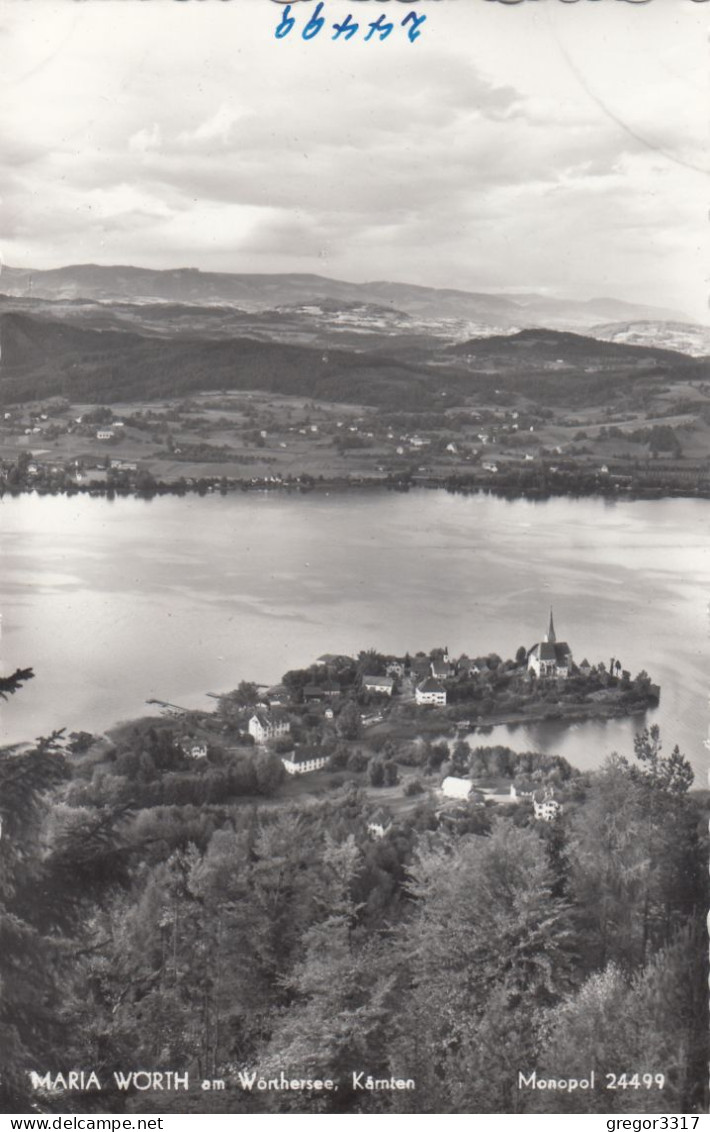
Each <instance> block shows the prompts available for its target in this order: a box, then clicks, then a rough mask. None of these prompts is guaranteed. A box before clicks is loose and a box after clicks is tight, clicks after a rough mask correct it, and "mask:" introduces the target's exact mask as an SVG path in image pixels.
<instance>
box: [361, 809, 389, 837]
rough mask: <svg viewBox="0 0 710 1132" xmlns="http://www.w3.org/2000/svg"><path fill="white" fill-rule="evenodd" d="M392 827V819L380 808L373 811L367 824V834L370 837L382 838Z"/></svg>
mask: <svg viewBox="0 0 710 1132" xmlns="http://www.w3.org/2000/svg"><path fill="white" fill-rule="evenodd" d="M391 825H392V818H391V817H390V815H389V814H388V813H387V811H386V810H384V809H383V808H382V807H381V806H380V808H379V809H378V810H375V812H374V814H373V815H372V817H371V818H370V819H369V821H368V823H367V832H368V833H369V834H370V836H371V837H375V838H379V837H384V835H385V834H386V833H387V831H388V829H389V828H390V826H391Z"/></svg>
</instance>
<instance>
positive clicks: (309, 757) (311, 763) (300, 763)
mask: <svg viewBox="0 0 710 1132" xmlns="http://www.w3.org/2000/svg"><path fill="white" fill-rule="evenodd" d="M328 758H329V756H328V755H324V754H321V753H320V752H316V751H314V750H313V748H310V749H309V748H307V747H304V748H303V749H302V750H298V749H296V750H295V751H290V752H289V753H288V754H287V755H282V756H281V762H282V763H283V764H284V767H285V769H286V771H287V773H288V774H308V773H309V772H310V771H313V770H322V769H323V767H324V766H325V765H326V763H327V762H328Z"/></svg>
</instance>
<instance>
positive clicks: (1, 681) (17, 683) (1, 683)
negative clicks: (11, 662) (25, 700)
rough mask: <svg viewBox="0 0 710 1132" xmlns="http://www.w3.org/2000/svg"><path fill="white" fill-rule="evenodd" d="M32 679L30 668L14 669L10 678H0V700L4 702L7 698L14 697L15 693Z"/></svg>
mask: <svg viewBox="0 0 710 1132" xmlns="http://www.w3.org/2000/svg"><path fill="white" fill-rule="evenodd" d="M33 678H34V672H33V671H32V669H31V668H16V669H15V671H14V672H13V673H12V674H11V675H10V676H0V698H1V699H3V700H6V699H7V697H8V696H14V694H15V692H18V691H19V690H20V688H22V686H23V685H24V684H25V683H26V682H27V681H28V680H32V679H33Z"/></svg>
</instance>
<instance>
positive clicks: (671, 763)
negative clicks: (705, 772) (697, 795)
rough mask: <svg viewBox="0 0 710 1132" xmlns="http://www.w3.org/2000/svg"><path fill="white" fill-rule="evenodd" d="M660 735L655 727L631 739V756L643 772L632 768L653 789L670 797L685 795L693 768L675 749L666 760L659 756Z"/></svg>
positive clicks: (675, 748) (692, 776) (654, 725)
mask: <svg viewBox="0 0 710 1132" xmlns="http://www.w3.org/2000/svg"><path fill="white" fill-rule="evenodd" d="M661 749H662V743H661V732H660V729H659V727H658V724H656V723H654V724H652V725H651V727H650V728H648V727H645V728H644V729H643V731H640V732H639V733H638V735H635V736H634V754H635V755H636V758H637V759H638V760H639V762H640V763H642V764H643V770H637V769H636V768H634V770H635V772H636V774H640V775H641V776H642V778H643V779H644V781H645V782H647V783H648V784H649V785H650V786H652V787H653V788H654V789H658V790H666V791H668V793H670V794H686V793H687V792H688V790H689V789H690V787H691V786H692V785H693V779H694V778H695V775H694V774H693V768H692V767H691V765H690V763H689V762H688V760H687V759H686V758H684V757H683V755H681V753H680V749H679V747H678V745H677V744H676V746H675V747H674V748H673V750H672V752H671V754H670V755H669V756H668V757H667V758H663V757H662V756H661Z"/></svg>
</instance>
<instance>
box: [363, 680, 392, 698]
mask: <svg viewBox="0 0 710 1132" xmlns="http://www.w3.org/2000/svg"><path fill="white" fill-rule="evenodd" d="M393 688H394V680H393V679H392V677H391V676H363V678H362V690H363V691H364V692H374V693H376V694H377V695H380V696H391V695H392V689H393Z"/></svg>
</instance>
